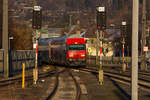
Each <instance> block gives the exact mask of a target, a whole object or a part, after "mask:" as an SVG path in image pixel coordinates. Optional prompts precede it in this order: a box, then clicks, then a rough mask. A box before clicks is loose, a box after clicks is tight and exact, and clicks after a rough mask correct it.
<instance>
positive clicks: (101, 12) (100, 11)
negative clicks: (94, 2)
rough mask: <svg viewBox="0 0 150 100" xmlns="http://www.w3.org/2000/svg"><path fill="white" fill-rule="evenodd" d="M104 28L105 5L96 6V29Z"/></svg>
mask: <svg viewBox="0 0 150 100" xmlns="http://www.w3.org/2000/svg"><path fill="white" fill-rule="evenodd" d="M105 28H106V12H105V7H97V29H98V30H104V29H105Z"/></svg>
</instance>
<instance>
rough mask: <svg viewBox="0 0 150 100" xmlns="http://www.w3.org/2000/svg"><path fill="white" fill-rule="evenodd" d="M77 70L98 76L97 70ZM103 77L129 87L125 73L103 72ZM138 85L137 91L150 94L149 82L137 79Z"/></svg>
mask: <svg viewBox="0 0 150 100" xmlns="http://www.w3.org/2000/svg"><path fill="white" fill-rule="evenodd" d="M79 70H81V71H86V72H92V73H95V74H98V70H96V69H91V68H79ZM104 75H105V76H108V77H110V78H111V79H112V80H114V81H117V82H120V83H123V84H126V85H131V76H130V75H128V74H125V73H123V74H122V73H119V72H111V71H104ZM138 85H139V89H142V90H144V91H147V92H150V80H148V79H145V78H142V77H139V79H138Z"/></svg>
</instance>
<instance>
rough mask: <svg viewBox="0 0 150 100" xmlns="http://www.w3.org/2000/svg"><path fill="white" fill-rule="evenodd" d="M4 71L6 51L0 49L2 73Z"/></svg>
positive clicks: (0, 71)
mask: <svg viewBox="0 0 150 100" xmlns="http://www.w3.org/2000/svg"><path fill="white" fill-rule="evenodd" d="M3 72H4V51H3V50H0V74H2V73H3Z"/></svg>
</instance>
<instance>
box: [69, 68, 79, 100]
mask: <svg viewBox="0 0 150 100" xmlns="http://www.w3.org/2000/svg"><path fill="white" fill-rule="evenodd" d="M68 72H69V74H70V76H71V77H72V79H73V81H74V83H75V85H76V90H77V91H76V97H75V100H80V95H81V88H80V85H79V83H78V82H77V80H76V78H75V77H74V75H73V74H72V73H71V72H70V71H68Z"/></svg>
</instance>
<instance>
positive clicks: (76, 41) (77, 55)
mask: <svg viewBox="0 0 150 100" xmlns="http://www.w3.org/2000/svg"><path fill="white" fill-rule="evenodd" d="M66 51H67V55H66V56H67V64H68V65H70V66H84V65H86V44H85V40H84V38H68V39H67V42H66Z"/></svg>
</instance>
